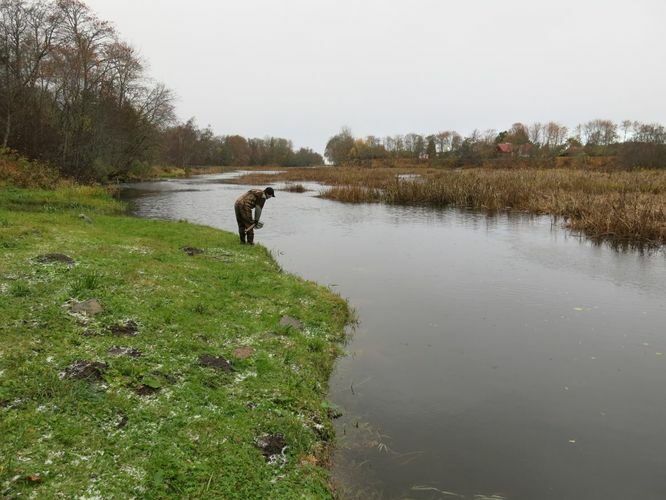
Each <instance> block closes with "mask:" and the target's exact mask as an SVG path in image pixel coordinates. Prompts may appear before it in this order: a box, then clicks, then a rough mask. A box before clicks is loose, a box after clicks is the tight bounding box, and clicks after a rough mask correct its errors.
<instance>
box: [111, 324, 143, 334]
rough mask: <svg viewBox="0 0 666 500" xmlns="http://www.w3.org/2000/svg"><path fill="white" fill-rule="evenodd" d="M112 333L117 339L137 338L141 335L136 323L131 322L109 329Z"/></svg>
mask: <svg viewBox="0 0 666 500" xmlns="http://www.w3.org/2000/svg"><path fill="white" fill-rule="evenodd" d="M109 330H111V333H112V334H114V335H115V336H116V337H136V336H137V334H138V333H139V325H137V323H136V321H134V320H129V321H126V322H124V323H118V324H115V325H112V326H110V327H109Z"/></svg>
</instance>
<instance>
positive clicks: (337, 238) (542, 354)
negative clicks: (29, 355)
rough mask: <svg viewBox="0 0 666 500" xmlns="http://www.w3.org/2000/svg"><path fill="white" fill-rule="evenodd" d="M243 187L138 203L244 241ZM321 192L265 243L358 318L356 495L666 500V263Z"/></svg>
mask: <svg viewBox="0 0 666 500" xmlns="http://www.w3.org/2000/svg"><path fill="white" fill-rule="evenodd" d="M226 178H228V175H212V176H202V177H197V178H194V179H188V180H178V181H167V182H156V183H142V184H136V185H132V186H129V188H130V189H126V190H125V191H124V196H125V197H126V198H131V199H133V200H134V203H135V211H136V213H137V214H138V215H140V216H143V217H154V218H163V219H186V220H189V221H192V222H196V223H201V224H206V225H210V226H214V227H218V228H222V229H227V230H230V231H234V232H235V231H236V222H235V219H234V212H233V201H234V199H235V198H236V197H237V196H239V195H240V194H241V193H242V192H244V191H246V190H247V189H248V186H238V185H232V184H227V183H225V179H226ZM275 186H276V188H279V187H280V184H276V185H275ZM309 187H311V188H313V189H314V191H311V192H308V193H303V194H296V193H288V192H283V191H278V192H277V197H276V198H275V199H271V200H269V201H268V202H267V203H266V207H265V209H264V214H263V216H262V221H263V222H265V227H264V228H263V229H262V230H260V231H257V232H256V240H257V242H259V243H261V244H263V245H265V246H267V247H268V248H269V249H271V250H273V252H274V254H275V256H276V258H277V259H278V261H279V262H280V264H281V265H282V267H283V268H284V269H285V270H287V271H289V272H292V273H295V274H298V275H300V276H302V277H304V278H307V279H309V280H314V281H317V282H319V283H321V284H323V285H327V286H330V287H331V288H332V289H333V290H335V291H337V292H339V293H340V294H341V295H342V296H344V297H346V298H348V299H349V301H350V303H351V304H352V306H353V307H354V308H355V309H356V310H357V312H358V316H359V325H358V327H357V328H356V330H355V332H354V333H353V335H352V336H351V338H350V341H349V344H348V346H347V351H348V355H347V356H346V357H343V358H341V359H340V360H339V362H338V364H337V369H336V371H335V374H334V376H333V378H332V380H331V392H330V398H331V400H332V401H334V402H335V403H336V404H337V405H339V406H340V407H341V408H342V410H343V413H344V415H343V417H341V418H340V419H338V420H337V421H336V425H337V430H338V438H339V446H338V448H337V452H336V454H335V457H334V477H335V481H336V483H337V485H338V488H339V491H340V492H341V495H342V496H343V497H345V498H415V499H427V498H467V499H474V500H482V499H487V498H492V499H623V500H627V499H664V498H666V258H665V255H664V253H663V252H657V253H652V254H645V253H640V252H618V251H615V250H613V249H610V248H607V247H605V246H595V245H593V244H592V243H590V242H588V241H585V240H581V239H580V238H577V237H574V236H570V235H568V234H567V232H565V231H564V230H562V229H560V228H559V227H558V226H557V225H553V224H552V223H551V221H550V219H549V218H548V217H532V216H527V215H511V216H508V215H499V216H486V215H484V214H480V213H476V212H471V211H462V210H457V209H447V210H434V209H423V208H406V207H391V206H384V205H374V204H367V205H348V204H341V203H337V202H332V201H328V200H323V199H320V198H318V197H316V195H317V194H318V191H319V189H320V188H319V187H317V186H316V185H310V186H309ZM193 244H194V243H193Z"/></svg>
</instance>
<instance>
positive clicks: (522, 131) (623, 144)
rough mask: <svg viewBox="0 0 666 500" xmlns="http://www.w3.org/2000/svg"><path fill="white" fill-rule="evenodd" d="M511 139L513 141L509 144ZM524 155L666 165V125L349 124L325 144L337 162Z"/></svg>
mask: <svg viewBox="0 0 666 500" xmlns="http://www.w3.org/2000/svg"><path fill="white" fill-rule="evenodd" d="M506 145H509V146H510V147H505V146H506ZM507 154H508V155H510V156H514V157H515V156H520V157H524V158H552V157H555V156H586V155H588V156H613V157H616V158H617V160H618V162H619V164H620V165H622V166H628V167H638V166H642V167H666V128H664V126H663V125H660V124H658V123H641V122H638V121H631V120H624V121H622V122H621V123H619V124H617V123H615V122H613V121H612V120H602V119H596V120H591V121H589V122H586V123H582V124H580V125H578V126H576V127H575V128H574V129H573V130H570V129H569V128H567V127H566V126H564V125H562V124H560V123H557V122H552V121H551V122H547V123H540V122H537V123H532V124H523V123H520V122H518V123H514V124H513V125H512V126H511V128H509V129H507V130H502V131H497V130H495V129H488V130H485V131H481V130H478V129H476V130H474V131H472V133H471V134H469V135H468V136H466V137H463V136H462V135H461V134H459V133H458V132H456V131H454V130H446V131H442V132H438V133H435V134H428V135H421V134H414V133H410V134H406V135H394V136H387V137H384V138H379V137H375V136H372V135H371V136H367V137H361V138H357V137H354V136H353V134H352V132H351V130H350V129H349V128H346V127H343V128H342V130H341V131H340V132H339V133H338V134H336V135H334V136H333V137H331V138H330V139H329V140H328V142H327V144H326V149H325V156H326V158H327V160H328V161H329V162H331V163H334V164H344V163H349V162H364V161H367V160H375V159H408V160H427V161H429V162H431V163H437V162H438V161H439V162H447V163H450V162H454V163H458V164H474V163H480V162H481V161H483V160H487V159H493V158H497V157H502V156H506V155H507Z"/></svg>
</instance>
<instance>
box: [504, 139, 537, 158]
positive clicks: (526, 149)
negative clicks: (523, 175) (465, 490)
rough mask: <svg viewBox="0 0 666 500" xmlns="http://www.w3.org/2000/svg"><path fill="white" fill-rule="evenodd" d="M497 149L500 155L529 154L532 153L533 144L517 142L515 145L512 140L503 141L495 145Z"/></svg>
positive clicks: (523, 155)
mask: <svg viewBox="0 0 666 500" xmlns="http://www.w3.org/2000/svg"><path fill="white" fill-rule="evenodd" d="M495 151H496V152H497V153H499V154H500V155H502V156H504V155H515V156H521V157H525V156H529V155H530V154H531V153H532V144H530V143H527V144H517V145H515V146H514V145H513V144H511V143H510V142H503V143H500V144H498V145H497V146H496V147H495Z"/></svg>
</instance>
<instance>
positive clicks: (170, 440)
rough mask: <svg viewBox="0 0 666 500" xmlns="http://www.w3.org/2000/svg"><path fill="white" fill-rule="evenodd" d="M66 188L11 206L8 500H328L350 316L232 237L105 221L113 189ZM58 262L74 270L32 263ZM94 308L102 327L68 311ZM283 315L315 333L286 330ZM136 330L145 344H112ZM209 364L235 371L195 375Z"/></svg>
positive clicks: (0, 277) (4, 266) (1, 207)
mask: <svg viewBox="0 0 666 500" xmlns="http://www.w3.org/2000/svg"><path fill="white" fill-rule="evenodd" d="M68 189H69V192H67V193H62V192H54V191H50V192H45V191H43V192H39V191H22V190H16V189H12V190H0V221H2V223H0V242H1V243H2V251H1V252H0V435H1V436H2V439H1V440H0V492H1V494H2V496H8V497H14V496H20V495H25V494H34V495H36V496H39V497H43V498H53V497H58V496H62V497H78V496H96V495H97V496H101V497H105V498H107V497H113V496H121V495H130V496H140V497H143V498H162V497H166V496H178V497H204V496H207V497H211V498H268V497H271V498H294V497H298V498H302V497H306V498H320V497H324V498H325V497H327V496H330V492H329V488H328V482H327V480H328V474H327V471H326V470H325V469H324V468H322V467H319V466H314V465H312V464H311V460H305V457H308V456H310V455H316V454H317V453H318V452H319V451H320V450H321V448H322V443H321V440H322V439H325V438H327V437H328V436H330V430H331V424H330V421H329V418H328V412H327V409H326V408H327V407H326V405H325V404H322V402H323V401H324V399H325V396H326V387H327V380H328V377H329V375H330V371H331V369H332V365H333V361H334V358H335V356H336V355H337V353H338V347H337V342H339V341H340V340H341V339H342V336H343V327H344V324H345V323H346V321H347V319H348V309H347V305H346V303H345V302H344V301H343V300H341V299H340V298H339V297H337V296H335V295H333V294H332V293H331V292H330V291H328V290H327V289H325V288H322V287H319V286H317V285H316V284H314V283H309V282H304V281H302V280H300V279H298V278H296V277H294V276H291V275H288V274H285V273H282V272H281V271H280V269H279V267H278V266H277V265H276V263H275V262H274V261H273V259H272V258H271V256H270V255H269V254H268V252H267V251H266V250H265V249H264V248H263V247H241V246H239V245H238V244H237V243H236V238H235V237H234V235H232V234H229V233H225V232H222V231H218V230H215V229H212V228H208V227H201V226H195V225H191V224H186V223H175V222H174V223H172V222H161V221H147V220H141V219H136V218H131V217H124V216H119V215H111V214H114V213H117V212H119V211H120V210H121V209H122V206H121V205H119V204H118V203H117V202H115V201H114V200H113V199H112V198H111V197H110V196H109V195H108V194H106V193H104V192H102V190H95V189H92V190H90V191H88V190H87V188H86V189H77V188H68ZM52 207H55V208H52ZM82 211H83V212H85V213H86V214H87V215H88V216H90V217H91V218H92V219H93V223H87V222H86V221H84V220H81V219H79V217H78V215H79V213H81V212H82ZM184 246H193V247H197V248H201V249H204V250H205V252H204V253H203V254H202V255H197V256H194V257H190V256H188V255H187V254H185V253H184V252H183V251H182V250H181V247H184ZM47 253H62V254H66V255H68V256H70V257H72V258H73V259H74V260H75V261H76V263H75V265H73V266H70V265H67V264H65V263H52V264H40V263H37V262H36V261H35V257H37V256H38V255H42V254H47ZM90 298H95V299H97V300H99V302H100V303H101V304H102V305H103V307H104V310H103V312H101V313H100V314H98V315H96V316H95V317H94V318H90V319H87V320H86V319H85V318H83V317H81V316H79V317H77V316H74V315H72V314H70V313H69V312H68V310H67V308H66V307H65V305H66V304H67V303H69V302H70V301H71V300H74V299H75V300H85V299H90ZM283 315H291V316H294V317H297V318H299V319H300V320H301V321H303V323H304V324H305V330H304V331H302V332H301V331H295V330H283V329H281V328H280V327H279V321H280V318H281V317H282V316H283ZM128 321H133V322H134V323H135V324H136V326H137V327H138V333H137V334H136V336H116V335H114V334H113V333H112V327H114V326H117V325H126V324H127V323H128ZM245 346H249V347H252V354H251V355H250V356H249V357H247V358H246V359H237V358H235V356H234V349H236V348H239V347H245ZM114 347H124V348H128V349H134V350H136V351H139V352H140V353H141V355H140V356H139V357H132V356H118V355H113V354H112V353H110V352H109V350H110V349H112V348H114ZM135 354H136V353H135ZM204 354H210V355H213V356H221V357H224V358H226V359H228V360H230V361H231V363H232V365H233V368H234V371H231V372H227V371H223V370H216V369H213V368H209V367H205V366H201V364H200V363H199V356H201V355H204ZM77 360H89V361H97V362H103V363H106V369H105V370H103V374H102V375H101V380H99V381H90V380H79V379H76V378H70V377H67V376H66V375H65V374H64V373H65V370H66V369H67V368H68V367H70V366H71V365H72V364H73V363H74V362H75V361H77ZM141 387H144V390H146V391H147V392H152V393H151V394H150V395H143V396H142V395H139V394H138V393H137V391H138V390H139V388H141ZM146 387H147V388H149V389H150V391H148V390H147V389H145V388H146ZM139 392H140V391H139ZM320 423H323V424H324V430H323V431H322V429H321V427H320V425H319V424H320ZM265 433H281V434H283V435H284V436H285V439H286V442H287V444H288V448H287V449H286V450H284V455H285V456H286V458H287V460H286V463H284V464H276V465H271V464H269V463H267V462H266V460H265V458H264V457H263V456H262V454H261V451H260V450H259V449H258V448H257V447H256V445H255V440H256V438H257V437H259V436H261V435H262V434H265Z"/></svg>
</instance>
